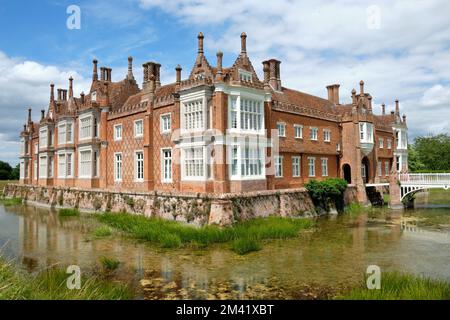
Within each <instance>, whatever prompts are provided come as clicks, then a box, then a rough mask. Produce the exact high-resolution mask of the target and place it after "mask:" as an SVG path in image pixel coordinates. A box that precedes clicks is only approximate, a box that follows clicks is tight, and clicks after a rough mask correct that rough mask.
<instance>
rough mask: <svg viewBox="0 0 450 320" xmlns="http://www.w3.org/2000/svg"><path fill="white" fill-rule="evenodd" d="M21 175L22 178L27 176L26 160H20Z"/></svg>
mask: <svg viewBox="0 0 450 320" xmlns="http://www.w3.org/2000/svg"><path fill="white" fill-rule="evenodd" d="M19 176H20V179H24V178H25V161H24V160H20V166H19Z"/></svg>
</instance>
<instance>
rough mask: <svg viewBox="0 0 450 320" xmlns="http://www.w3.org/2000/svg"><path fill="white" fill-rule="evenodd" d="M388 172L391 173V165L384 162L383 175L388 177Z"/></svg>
mask: <svg viewBox="0 0 450 320" xmlns="http://www.w3.org/2000/svg"><path fill="white" fill-rule="evenodd" d="M390 171H391V164H390V163H389V161H386V162H385V163H384V174H385V175H386V176H388V175H389V172H390Z"/></svg>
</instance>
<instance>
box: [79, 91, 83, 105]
mask: <svg viewBox="0 0 450 320" xmlns="http://www.w3.org/2000/svg"><path fill="white" fill-rule="evenodd" d="M80 97H81V104H84V91H82V92H81V94H80Z"/></svg>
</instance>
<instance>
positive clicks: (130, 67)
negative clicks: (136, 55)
mask: <svg viewBox="0 0 450 320" xmlns="http://www.w3.org/2000/svg"><path fill="white" fill-rule="evenodd" d="M127 79H128V80H134V75H133V57H131V56H129V57H128V74H127Z"/></svg>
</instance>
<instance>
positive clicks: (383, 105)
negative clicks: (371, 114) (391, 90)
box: [381, 102, 386, 115]
mask: <svg viewBox="0 0 450 320" xmlns="http://www.w3.org/2000/svg"><path fill="white" fill-rule="evenodd" d="M381 114H382V115H385V114H386V105H385V104H384V102H383V104H382V105H381Z"/></svg>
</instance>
